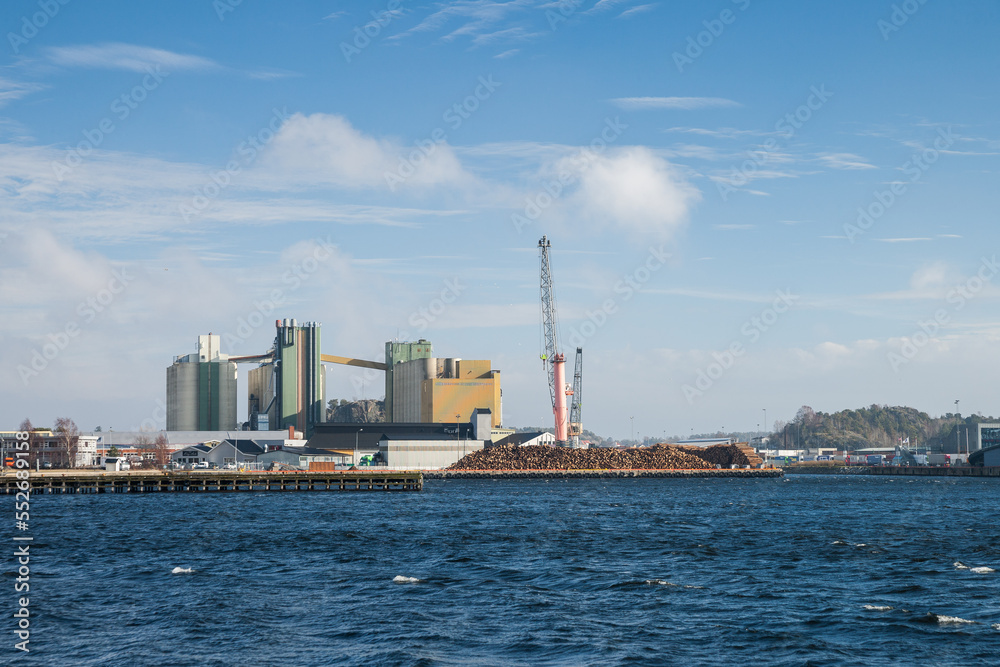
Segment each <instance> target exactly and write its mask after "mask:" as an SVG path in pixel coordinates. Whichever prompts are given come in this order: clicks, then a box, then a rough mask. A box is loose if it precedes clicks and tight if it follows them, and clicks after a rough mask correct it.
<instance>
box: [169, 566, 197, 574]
mask: <svg viewBox="0 0 1000 667" xmlns="http://www.w3.org/2000/svg"><path fill="white" fill-rule="evenodd" d="M192 572H194V568H190V567H175V568H174V569H172V570H170V574H191V573H192Z"/></svg>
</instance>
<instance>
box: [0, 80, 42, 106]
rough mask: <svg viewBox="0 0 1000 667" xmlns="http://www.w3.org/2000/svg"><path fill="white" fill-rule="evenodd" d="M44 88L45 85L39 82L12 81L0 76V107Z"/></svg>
mask: <svg viewBox="0 0 1000 667" xmlns="http://www.w3.org/2000/svg"><path fill="white" fill-rule="evenodd" d="M44 88H45V86H44V85H42V84H40V83H33V82H27V81H13V80H11V79H5V78H3V77H0V107H2V106H4V105H6V104H7V103H9V102H13V101H14V100H19V99H21V98H22V97H24V96H25V95H30V94H31V93H34V92H37V91H39V90H43V89H44Z"/></svg>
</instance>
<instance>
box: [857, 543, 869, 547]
mask: <svg viewBox="0 0 1000 667" xmlns="http://www.w3.org/2000/svg"><path fill="white" fill-rule="evenodd" d="M854 546H856V547H867V546H868V545H867V544H865V543H864V542H862V543H861V544H855V545H854Z"/></svg>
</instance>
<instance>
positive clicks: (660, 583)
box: [642, 579, 677, 586]
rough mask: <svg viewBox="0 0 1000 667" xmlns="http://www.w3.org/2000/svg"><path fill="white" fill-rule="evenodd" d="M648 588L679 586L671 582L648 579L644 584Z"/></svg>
mask: <svg viewBox="0 0 1000 667" xmlns="http://www.w3.org/2000/svg"><path fill="white" fill-rule="evenodd" d="M642 583H644V584H646V585H647V586H676V585H677V584H672V583H670V582H669V581H664V580H663V579H647V580H646V581H644V582H642Z"/></svg>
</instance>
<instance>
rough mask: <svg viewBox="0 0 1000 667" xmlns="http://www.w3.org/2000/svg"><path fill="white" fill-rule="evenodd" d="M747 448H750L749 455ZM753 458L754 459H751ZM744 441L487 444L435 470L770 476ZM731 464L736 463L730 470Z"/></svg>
mask: <svg viewBox="0 0 1000 667" xmlns="http://www.w3.org/2000/svg"><path fill="white" fill-rule="evenodd" d="M747 450H749V454H750V455H752V458H751V456H749V455H748V452H747ZM754 459H756V461H755V460H754ZM755 464H756V465H760V459H759V458H758V457H757V455H756V454H755V453H754V452H753V450H752V449H750V448H749V447H747V446H745V445H743V446H739V445H714V446H712V447H693V446H679V445H668V444H658V445H654V446H652V447H639V448H634V449H610V448H600V449H569V448H565V447H549V446H546V445H529V446H526V447H519V446H510V447H503V446H501V447H490V448H489V449H483V450H481V451H477V452H473V453H471V454H469V455H467V456H465V457H463V458H462V459H461V460H459V461H458V462H457V463H455V464H453V465H451V466H450V467H449V468H448V469H447V470H445V471H443V472H442V473H441V474H439V475H428V476H434V477H437V476H440V477H445V478H452V477H482V476H488V477H490V476H492V477H538V476H562V477H692V476H697V477H702V476H712V477H714V476H739V477H760V476H764V477H773V476H780V475H781V471H780V470H779V471H774V470H767V471H764V470H758V469H752V468H751V469H746V466H754V465H755ZM733 466H737V468H736V469H733Z"/></svg>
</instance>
